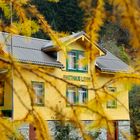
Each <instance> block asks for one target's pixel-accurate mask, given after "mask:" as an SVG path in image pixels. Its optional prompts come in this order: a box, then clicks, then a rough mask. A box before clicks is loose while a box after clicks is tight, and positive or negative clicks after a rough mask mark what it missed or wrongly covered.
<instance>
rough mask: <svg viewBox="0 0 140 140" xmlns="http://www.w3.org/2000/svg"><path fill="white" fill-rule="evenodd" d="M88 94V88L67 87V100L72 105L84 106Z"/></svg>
mask: <svg viewBox="0 0 140 140" xmlns="http://www.w3.org/2000/svg"><path fill="white" fill-rule="evenodd" d="M87 99H88V92H87V89H86V87H82V88H77V87H74V86H68V87H67V100H68V101H69V102H70V103H71V104H80V105H81V104H84V103H86V102H87Z"/></svg>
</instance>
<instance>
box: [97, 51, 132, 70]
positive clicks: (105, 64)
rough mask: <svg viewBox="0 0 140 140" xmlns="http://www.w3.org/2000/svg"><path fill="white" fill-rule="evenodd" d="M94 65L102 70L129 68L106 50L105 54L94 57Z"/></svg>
mask: <svg viewBox="0 0 140 140" xmlns="http://www.w3.org/2000/svg"><path fill="white" fill-rule="evenodd" d="M96 67H97V68H98V69H100V70H101V71H102V72H128V71H130V70H131V68H130V67H129V66H128V65H127V64H126V63H124V62H123V61H122V60H120V59H119V58H118V57H116V56H114V55H113V54H112V53H110V52H109V51H107V50H106V55H104V56H100V57H98V58H97V59H96Z"/></svg>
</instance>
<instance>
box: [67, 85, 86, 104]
mask: <svg viewBox="0 0 140 140" xmlns="http://www.w3.org/2000/svg"><path fill="white" fill-rule="evenodd" d="M71 87H72V88H75V100H74V102H73V103H71V102H70V103H69V99H68V94H70V93H68V88H71ZM80 88H84V89H86V99H85V101H84V102H83V103H79V95H80V94H79V89H80ZM66 100H67V103H66V105H67V106H70V105H71V104H72V105H84V104H86V103H87V102H88V89H87V86H81V87H75V86H72V85H67V86H66Z"/></svg>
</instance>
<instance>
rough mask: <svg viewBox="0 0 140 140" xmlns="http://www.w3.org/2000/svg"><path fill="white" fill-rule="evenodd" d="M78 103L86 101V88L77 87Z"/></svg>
mask: <svg viewBox="0 0 140 140" xmlns="http://www.w3.org/2000/svg"><path fill="white" fill-rule="evenodd" d="M78 93H79V104H84V103H86V102H87V89H85V88H79V89H78Z"/></svg>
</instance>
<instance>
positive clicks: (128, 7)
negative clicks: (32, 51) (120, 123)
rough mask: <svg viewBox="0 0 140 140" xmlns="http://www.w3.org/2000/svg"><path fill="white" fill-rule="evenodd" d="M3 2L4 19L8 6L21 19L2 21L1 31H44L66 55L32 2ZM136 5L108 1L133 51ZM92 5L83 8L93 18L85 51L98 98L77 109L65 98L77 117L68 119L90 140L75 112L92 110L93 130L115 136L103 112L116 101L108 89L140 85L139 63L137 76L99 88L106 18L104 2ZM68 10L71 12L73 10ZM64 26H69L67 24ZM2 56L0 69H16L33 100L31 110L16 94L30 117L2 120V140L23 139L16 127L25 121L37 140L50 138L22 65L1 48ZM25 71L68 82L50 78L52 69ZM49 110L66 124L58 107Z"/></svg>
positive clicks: (138, 42) (136, 44)
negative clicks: (118, 84)
mask: <svg viewBox="0 0 140 140" xmlns="http://www.w3.org/2000/svg"><path fill="white" fill-rule="evenodd" d="M0 2H1V3H0V7H1V10H2V11H3V15H4V16H7V13H8V15H11V11H10V10H9V5H10V4H12V7H10V8H11V9H13V10H12V11H14V13H13V14H15V15H17V17H18V20H17V21H16V22H15V21H13V22H12V21H11V22H10V23H8V24H6V23H5V21H3V20H2V21H1V24H0V29H1V30H2V31H8V32H9V33H11V34H13V33H15V34H25V35H28V36H30V35H31V34H33V33H36V32H37V31H38V30H39V29H40V30H43V31H44V32H45V33H47V35H49V36H50V38H51V39H52V41H53V42H54V44H55V46H58V50H59V49H61V50H62V51H64V53H66V48H65V43H62V42H61V41H60V40H59V37H58V34H56V33H55V32H54V31H53V30H52V28H51V27H50V26H49V24H48V22H47V21H46V20H45V18H44V17H43V16H42V15H41V14H40V12H39V11H38V10H37V9H36V8H35V7H34V6H33V5H30V3H29V2H30V1H26V0H22V1H10V0H0ZM63 2H64V1H62V3H63ZM65 2H66V1H65ZM65 2H64V4H68V1H67V3H65ZM82 2H83V1H82ZM133 2H134V3H131V1H129V0H124V1H120V0H111V1H109V3H110V4H112V7H113V9H114V10H115V14H114V13H113V16H117V19H119V20H120V23H121V25H123V26H124V27H125V28H127V29H128V30H129V32H130V36H131V40H130V44H131V46H132V47H134V48H135V47H137V48H139V45H140V38H139V32H140V30H139V28H136V27H137V26H140V23H139V22H140V21H139V18H137V17H139V12H138V11H139V7H138V6H137V3H135V2H136V1H133ZM62 3H61V5H60V7H61V6H62V7H63V6H64V5H62ZM130 3H131V4H130ZM57 4H60V3H57ZM69 4H71V3H69ZM87 4H89V5H88V6H85V5H87ZM90 4H91V5H90ZM92 5H93V3H92V1H91V0H88V1H87V3H84V8H85V7H90V8H91V9H90V14H91V15H90V16H91V17H90V19H89V18H88V19H87V24H86V26H85V31H86V32H87V34H88V40H90V41H91V42H93V43H87V44H86V43H85V48H86V51H87V54H89V57H88V58H89V59H90V60H89V63H90V64H91V67H90V72H91V75H90V77H91V81H92V88H90V89H88V90H92V91H93V92H94V93H95V98H94V100H92V101H91V102H89V104H88V103H87V105H82V106H80V105H77V107H78V109H77V110H75V109H74V107H73V105H71V104H70V103H69V102H68V101H67V100H66V99H65V100H66V102H67V103H68V104H70V108H71V109H72V111H73V115H74V117H72V118H69V120H70V121H71V122H72V123H73V124H74V125H75V127H77V128H78V129H80V132H81V135H82V137H83V139H90V136H88V135H87V134H86V133H85V131H84V129H85V126H84V125H83V124H81V122H80V121H79V120H78V118H77V117H78V116H77V115H76V113H77V114H78V115H79V114H80V113H81V112H82V111H83V109H85V110H86V111H87V110H88V111H91V113H93V114H94V115H96V117H97V120H96V121H95V123H92V124H91V127H92V128H94V129H97V128H101V127H102V126H106V127H107V128H108V130H109V131H110V133H111V134H112V135H113V124H112V123H111V122H110V121H109V119H108V118H107V116H106V115H105V114H104V110H103V109H104V108H102V102H104V101H107V100H108V99H110V98H111V99H112V98H113V99H114V98H115V96H113V97H112V96H111V97H110V94H109V93H110V91H109V89H108V85H110V84H112V83H114V84H115V83H116V82H125V83H126V88H127V89H129V88H130V84H132V83H137V84H140V76H139V70H140V69H139V64H137V65H136V66H137V67H136V73H135V71H134V72H132V73H130V74H128V73H126V74H122V73H119V74H116V75H115V77H113V78H111V79H109V80H108V81H107V82H106V83H105V84H103V85H102V86H98V83H97V78H98V77H97V76H98V75H96V73H95V66H94V65H93V64H94V63H95V59H96V56H97V55H99V52H98V51H97V49H95V48H96V44H97V43H98V40H99V38H100V36H99V31H100V29H101V27H102V26H103V25H104V21H105V20H106V19H107V16H106V9H105V1H104V0H98V1H97V2H96V4H95V5H94V9H92ZM72 6H74V5H72ZM82 6H83V4H82ZM7 9H8V12H7ZM59 10H60V13H61V12H62V11H63V10H62V9H59ZM61 10H62V11H61ZM69 10H70V11H71V8H70V9H69ZM86 10H87V9H86ZM64 11H65V10H64ZM64 11H63V12H64ZM65 14H66V13H65ZM135 14H136V15H135ZM75 15H76V14H75ZM31 17H32V20H31ZM64 23H65V22H64ZM53 25H54V26H56V23H55V22H53ZM64 25H65V24H64ZM72 25H73V24H72ZM65 26H67V24H66V25H65ZM55 28H56V27H55ZM68 28H69V27H68ZM70 31H72V29H71V28H70ZM2 45H3V44H2V43H1V46H2ZM1 54H2V59H1V67H2V68H4V67H5V65H6V64H7V65H8V67H10V68H11V70H12V69H13V68H14V69H15V71H16V74H17V76H18V77H20V80H21V81H22V82H23V83H24V85H25V87H26V88H27V93H28V95H29V97H30V101H31V108H28V107H27V106H26V104H24V102H23V100H22V99H21V98H19V96H18V94H17V97H18V98H19V100H20V101H21V103H22V104H23V105H24V106H25V108H26V110H27V112H28V113H27V116H25V118H24V119H22V120H18V122H16V121H15V122H11V121H9V120H6V119H5V118H3V117H0V124H1V125H0V130H1V132H2V133H1V136H2V138H3V139H7V138H10V137H12V136H14V137H16V138H17V139H22V136H21V135H20V134H19V133H18V134H17V133H16V131H15V129H14V128H15V127H16V126H17V125H20V123H22V122H30V123H32V124H33V125H34V127H35V128H36V134H37V138H38V139H42V140H44V139H49V138H50V137H49V131H48V129H47V126H46V125H45V122H44V120H43V119H42V116H41V115H40V113H39V112H37V110H35V108H34V106H33V101H34V91H33V89H32V88H31V87H30V86H29V85H28V82H27V81H26V80H25V77H24V76H23V75H22V74H23V73H21V69H22V67H20V66H19V65H17V63H15V61H14V60H13V58H12V56H10V55H6V54H4V53H3V50H2V49H1ZM138 56H139V52H138V53H137V55H136V57H137V58H138ZM7 59H8V60H7ZM82 62H83V63H84V64H85V60H83V61H82ZM36 69H39V72H36V71H35V70H36ZM26 70H28V71H29V72H31V73H34V74H35V75H36V76H37V77H39V78H42V79H44V77H43V76H42V74H45V75H47V76H48V77H49V78H50V79H51V78H52V79H55V80H60V81H61V82H67V81H66V80H65V79H60V78H59V77H55V76H54V75H51V74H50V73H48V72H51V69H47V71H44V69H42V68H36V67H34V69H30V68H27V67H26ZM49 70H50V71H49ZM2 72H3V71H2ZM49 78H48V79H44V80H45V82H46V83H48V84H49V85H51V86H52V87H53V88H54V89H55V90H56V91H57V93H58V95H59V96H61V97H62V98H64V97H63V96H62V94H61V92H59V88H60V87H59V88H58V87H57V84H58V83H57V84H56V81H53V82H52V81H51V82H50V81H49ZM9 84H10V83H9ZM68 84H71V85H73V86H75V87H76V88H82V89H83V90H84V89H86V88H85V87H79V85H76V84H74V83H68ZM113 90H115V89H113ZM15 93H16V92H15ZM100 95H103V96H100ZM105 97H106V98H105ZM107 97H108V98H107ZM115 99H116V98H115ZM118 102H119V101H118ZM50 109H52V110H53V111H54V112H57V113H58V114H59V115H60V116H61V118H62V119H64V121H65V116H64V114H63V112H61V111H59V110H57V108H52V107H50ZM1 116H2V115H1ZM58 119H60V118H58ZM13 126H14V127H13ZM3 130H4V131H3ZM112 135H111V136H112ZM123 135H124V137H127V135H125V134H123ZM138 138H139V135H138V137H137V139H138Z"/></svg>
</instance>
